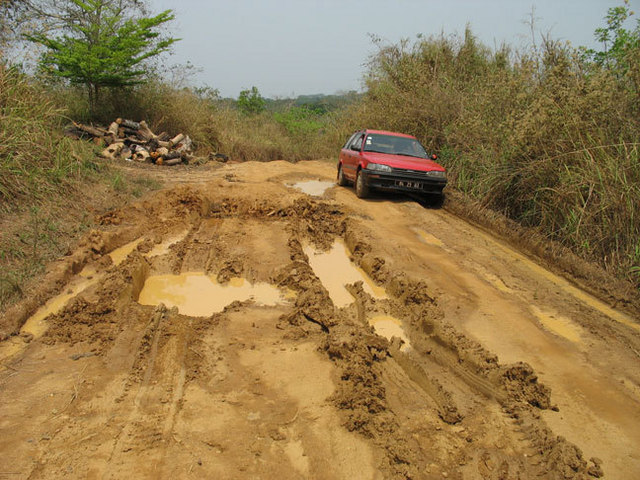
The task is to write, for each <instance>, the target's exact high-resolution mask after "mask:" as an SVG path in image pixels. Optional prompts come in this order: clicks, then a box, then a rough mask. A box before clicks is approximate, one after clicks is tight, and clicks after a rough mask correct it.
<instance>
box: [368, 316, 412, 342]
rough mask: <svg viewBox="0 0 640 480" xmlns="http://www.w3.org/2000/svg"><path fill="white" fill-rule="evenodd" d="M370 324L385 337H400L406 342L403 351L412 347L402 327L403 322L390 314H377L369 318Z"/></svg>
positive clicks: (389, 338)
mask: <svg viewBox="0 0 640 480" xmlns="http://www.w3.org/2000/svg"><path fill="white" fill-rule="evenodd" d="M369 325H371V326H372V327H373V328H374V330H375V331H376V333H377V334H378V335H380V336H381V337H385V338H386V339H388V340H391V339H392V338H393V337H398V338H400V339H402V341H403V342H404V343H403V345H402V347H400V350H401V351H405V350H407V349H409V348H410V343H409V338H408V337H407V335H406V334H405V333H404V329H403V328H402V322H401V321H400V320H399V319H397V318H395V317H391V316H389V315H376V316H375V317H372V318H370V319H369Z"/></svg>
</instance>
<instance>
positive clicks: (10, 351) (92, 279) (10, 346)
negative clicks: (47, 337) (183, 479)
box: [0, 268, 102, 360]
mask: <svg viewBox="0 0 640 480" xmlns="http://www.w3.org/2000/svg"><path fill="white" fill-rule="evenodd" d="M101 279H102V275H99V276H96V275H95V271H94V270H93V269H87V268H85V269H84V270H83V271H82V272H81V273H80V275H79V276H78V277H77V278H75V279H74V280H73V281H72V282H71V283H69V285H67V286H66V287H65V289H64V293H61V294H60V295H57V296H55V297H53V298H51V299H49V301H48V302H46V303H45V304H44V305H43V306H42V307H40V308H39V309H38V310H37V311H36V312H35V313H34V314H33V315H31V317H29V318H28V319H27V321H26V322H25V323H24V325H23V326H22V328H21V329H20V336H21V337H23V338H26V339H28V341H31V340H33V339H37V338H40V337H42V336H43V335H44V334H45V332H46V331H47V329H48V328H49V324H48V323H47V322H46V318H47V317H48V316H49V315H54V314H56V313H59V312H60V311H61V310H62V309H63V308H64V307H65V306H66V305H67V303H69V301H70V300H72V299H73V298H75V297H77V296H78V295H80V294H81V293H82V292H83V291H85V290H86V289H87V288H89V287H91V286H92V285H95V284H96V283H98V281H100V280H101ZM26 346H27V343H25V342H24V341H22V340H16V341H13V342H3V343H2V344H0V360H3V359H5V358H8V357H11V356H13V355H15V354H16V353H19V352H21V351H22V350H24V348H26Z"/></svg>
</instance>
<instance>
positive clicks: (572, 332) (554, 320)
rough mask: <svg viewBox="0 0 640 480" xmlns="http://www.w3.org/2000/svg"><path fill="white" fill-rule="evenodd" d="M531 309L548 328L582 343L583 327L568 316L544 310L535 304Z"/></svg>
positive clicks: (568, 338) (572, 340)
mask: <svg viewBox="0 0 640 480" xmlns="http://www.w3.org/2000/svg"><path fill="white" fill-rule="evenodd" d="M531 310H532V311H533V314H534V315H535V316H536V317H537V318H538V320H540V323H542V325H543V326H544V328H546V329H547V330H549V331H551V332H552V333H555V334H556V335H559V336H561V337H564V338H566V339H567V340H569V341H571V342H573V343H581V341H582V337H581V328H580V327H578V326H577V325H576V324H574V323H573V322H572V321H571V320H569V319H568V318H566V317H563V316H561V315H556V314H550V313H546V312H543V311H542V310H540V309H539V308H538V307H535V306H533V305H532V306H531Z"/></svg>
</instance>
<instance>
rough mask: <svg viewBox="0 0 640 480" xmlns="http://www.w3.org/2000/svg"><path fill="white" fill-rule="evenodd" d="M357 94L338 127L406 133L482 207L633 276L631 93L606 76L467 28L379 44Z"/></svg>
mask: <svg viewBox="0 0 640 480" xmlns="http://www.w3.org/2000/svg"><path fill="white" fill-rule="evenodd" d="M636 57H637V56H636ZM367 85H368V92H367V94H366V95H365V99H364V101H363V102H362V103H361V104H359V105H357V106H355V107H352V108H351V111H350V112H349V113H348V115H347V116H346V117H345V118H346V120H345V122H344V125H345V126H346V127H348V128H347V130H351V129H355V128H356V127H360V126H361V125H367V126H370V127H377V128H386V129H391V130H398V131H404V132H408V133H412V134H414V135H416V136H418V137H419V138H420V139H421V140H423V141H424V142H425V143H426V144H427V145H428V146H429V147H430V148H431V149H433V150H435V151H436V152H437V153H439V154H440V157H441V159H442V161H443V163H445V164H446V166H447V167H448V169H449V171H450V175H451V178H450V180H451V183H452V184H453V185H455V186H456V187H457V188H459V189H460V190H462V191H464V192H465V193H466V194H468V195H470V196H471V197H473V198H475V199H477V200H478V201H480V202H482V204H484V205H485V206H487V207H488V208H492V209H495V210H498V211H500V212H502V213H504V214H505V215H507V216H508V217H510V218H512V219H514V220H516V221H518V222H520V223H522V224H524V225H526V226H529V227H534V228H537V229H538V230H539V231H540V232H542V233H543V234H545V235H546V236H547V237H549V238H551V239H554V240H556V241H558V242H561V243H562V244H564V245H565V246H567V247H569V248H571V249H572V250H573V251H575V252H576V253H578V254H580V255H581V256H583V257H585V258H588V259H590V260H596V261H598V262H600V263H601V264H602V265H603V266H605V267H606V268H608V269H610V270H612V271H615V272H616V273H617V274H620V275H622V276H627V278H632V272H636V271H637V270H638V269H637V268H634V267H638V265H640V161H639V147H640V96H639V95H638V94H639V92H637V91H635V90H634V89H633V88H630V87H629V84H628V83H627V84H625V83H623V82H621V81H620V79H619V78H618V77H616V75H614V74H613V73H612V72H611V71H609V70H607V69H606V68H600V67H598V66H597V65H595V64H592V63H589V62H588V61H586V60H584V58H583V57H582V56H581V55H580V52H578V51H576V50H573V49H572V48H570V47H569V46H567V45H565V44H562V43H559V42H556V41H553V40H552V39H549V38H547V39H545V41H544V42H543V44H542V45H541V46H540V47H539V48H538V49H536V50H534V49H531V50H529V51H524V52H515V51H512V50H511V49H509V48H508V47H507V46H502V47H500V48H497V49H494V50H491V49H489V48H487V47H485V46H483V45H481V44H479V43H478V42H477V40H476V39H475V37H474V36H473V34H472V32H471V31H470V30H468V29H467V31H466V32H465V35H464V38H462V39H460V38H456V37H445V36H440V37H432V38H429V39H419V40H418V41H417V42H415V43H413V44H409V43H408V42H401V43H400V44H396V45H380V50H379V52H378V54H377V55H375V56H374V57H373V58H372V59H371V63H370V66H369V73H368V77H367Z"/></svg>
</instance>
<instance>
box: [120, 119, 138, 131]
mask: <svg viewBox="0 0 640 480" xmlns="http://www.w3.org/2000/svg"><path fill="white" fill-rule="evenodd" d="M116 123H117V124H118V125H120V126H122V127H126V128H130V129H131V130H140V123H138V122H134V121H133V120H126V119H124V118H118V119H117V120H116Z"/></svg>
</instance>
